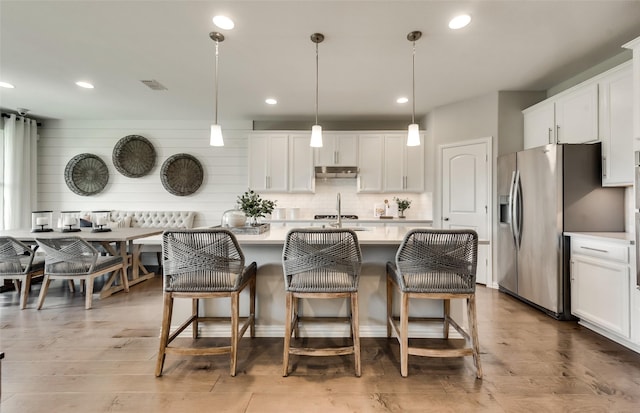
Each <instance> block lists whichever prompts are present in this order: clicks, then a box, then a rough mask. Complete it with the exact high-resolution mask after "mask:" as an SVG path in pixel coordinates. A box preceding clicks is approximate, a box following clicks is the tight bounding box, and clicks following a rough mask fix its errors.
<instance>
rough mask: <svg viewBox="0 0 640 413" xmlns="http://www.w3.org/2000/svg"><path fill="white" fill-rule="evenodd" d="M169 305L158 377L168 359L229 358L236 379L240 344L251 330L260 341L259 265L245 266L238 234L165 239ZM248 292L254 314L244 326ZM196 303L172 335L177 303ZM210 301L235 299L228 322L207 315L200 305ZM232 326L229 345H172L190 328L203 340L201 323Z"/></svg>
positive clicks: (175, 233) (188, 232)
mask: <svg viewBox="0 0 640 413" xmlns="http://www.w3.org/2000/svg"><path fill="white" fill-rule="evenodd" d="M162 260H163V262H162V268H163V279H164V294H163V295H164V305H163V315H162V326H161V332H160V347H159V350H158V360H157V362H156V373H155V374H156V377H159V376H161V375H162V370H163V368H164V361H165V357H166V355H167V354H172V353H173V354H180V355H193V356H195V355H216V354H230V359H231V360H230V374H231V376H235V375H236V366H237V363H238V343H239V341H240V339H241V338H242V337H243V335H244V333H245V332H246V330H247V328H249V329H250V334H251V337H254V336H255V306H256V271H257V265H256V263H255V262H252V263H251V264H249V265H247V266H245V259H244V254H243V253H242V249H241V248H240V246H239V245H238V241H237V240H236V237H235V235H233V233H231V232H230V231H228V230H226V229H223V228H207V229H179V230H167V231H165V232H164V233H163V234H162ZM246 287H249V315H248V316H247V317H245V318H244V319H243V323H242V325H240V324H239V323H240V311H239V307H240V305H239V299H240V298H239V297H240V293H241V292H242V291H243V290H244V289H245V288H246ZM175 298H187V299H190V300H192V305H191V315H190V317H189V318H187V320H186V321H184V322H183V323H182V324H181V325H180V326H179V327H178V328H177V329H175V330H174V331H173V332H171V331H170V329H171V326H172V323H171V317H172V313H173V300H174V299H175ZM205 298H231V300H230V301H231V306H230V307H231V308H230V310H231V311H230V313H231V314H230V316H229V317H212V316H202V315H200V311H199V301H200V299H205ZM220 321H223V322H226V323H227V324H230V330H231V331H230V334H229V337H230V345H229V346H218V347H200V346H197V347H187V346H177V345H172V346H170V344H171V342H172V341H173V340H174V339H176V338H177V337H178V335H179V334H180V333H181V332H182V331H184V330H185V329H186V328H187V327H189V326H191V328H192V331H191V333H192V337H193V338H194V339H197V338H198V335H199V323H200V322H220Z"/></svg>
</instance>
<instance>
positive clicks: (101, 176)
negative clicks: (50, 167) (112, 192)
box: [64, 153, 109, 196]
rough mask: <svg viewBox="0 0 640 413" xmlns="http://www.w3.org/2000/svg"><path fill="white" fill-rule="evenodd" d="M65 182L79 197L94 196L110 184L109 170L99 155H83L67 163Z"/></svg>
mask: <svg viewBox="0 0 640 413" xmlns="http://www.w3.org/2000/svg"><path fill="white" fill-rule="evenodd" d="M64 181H65V183H66V184H67V186H68V187H69V189H71V190H72V191H73V192H75V193H76V194H78V195H83V196H87V195H94V194H97V193H99V192H101V191H102V190H103V189H104V187H105V186H106V185H107V182H109V169H107V165H106V164H105V163H104V161H103V160H102V159H100V158H99V157H98V156H97V155H93V154H91V153H81V154H80V155H76V156H74V157H73V158H71V160H70V161H69V162H68V163H67V166H66V167H65V168H64Z"/></svg>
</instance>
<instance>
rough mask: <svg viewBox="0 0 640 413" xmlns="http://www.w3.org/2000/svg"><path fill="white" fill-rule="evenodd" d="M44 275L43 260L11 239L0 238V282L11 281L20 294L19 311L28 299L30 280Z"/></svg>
mask: <svg viewBox="0 0 640 413" xmlns="http://www.w3.org/2000/svg"><path fill="white" fill-rule="evenodd" d="M43 273H44V259H43V258H42V257H36V254H35V251H34V250H32V249H31V248H29V246H28V245H25V244H23V243H22V242H20V241H18V240H17V239H15V238H12V237H0V281H4V280H13V285H14V286H15V288H16V291H17V292H18V293H19V294H20V309H21V310H24V309H25V307H26V306H27V300H28V299H29V290H30V289H31V279H32V278H33V277H36V276H39V275H42V274H43Z"/></svg>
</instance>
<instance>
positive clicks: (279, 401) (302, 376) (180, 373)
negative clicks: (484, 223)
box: [0, 277, 640, 413]
mask: <svg viewBox="0 0 640 413" xmlns="http://www.w3.org/2000/svg"><path fill="white" fill-rule="evenodd" d="M39 289H40V285H39V284H36V285H35V286H34V287H33V291H32V292H31V296H30V300H29V307H28V308H27V309H26V310H23V311H20V310H19V309H18V296H17V295H16V294H15V293H14V292H4V293H1V294H0V351H4V352H5V359H4V360H3V362H2V401H1V404H0V411H1V412H2V413H30V412H65V413H73V412H82V413H86V412H187V411H189V412H200V411H203V412H204V411H211V412H281V411H290V412H427V411H434V412H476V411H477V412H539V413H541V412H586V411H588V412H639V411H640V355H639V354H637V353H634V352H632V351H630V350H627V349H625V348H624V347H622V346H620V345H618V344H616V343H613V342H611V341H609V340H607V339H605V338H602V337H600V336H598V335H597V334H595V333H592V332H590V331H589V330H586V329H584V328H582V327H580V326H578V325H577V324H576V323H574V322H558V321H555V320H552V319H551V318H549V317H547V316H545V315H544V314H542V313H540V312H538V311H535V310H533V309H531V308H529V307H527V306H526V305H524V304H522V303H520V302H518V301H516V300H514V299H513V298H511V297H508V296H506V295H505V294H502V293H499V292H498V291H495V290H492V289H487V288H484V287H479V288H478V292H477V296H478V309H479V320H478V323H479V330H480V347H481V353H482V363H483V369H484V374H485V376H484V380H482V381H479V380H476V379H475V376H474V370H473V363H472V359H471V358H470V357H467V358H465V359H428V358H419V357H410V366H409V377H408V378H405V379H403V378H401V377H400V367H399V364H398V360H399V349H398V345H397V342H396V341H395V339H389V340H387V339H383V338H381V339H371V338H365V339H363V340H362V350H363V352H362V377H361V378H356V377H354V375H353V363H352V358H350V357H335V358H333V357H332V358H308V357H305V358H299V357H293V359H292V362H293V369H294V371H293V373H292V374H291V375H290V376H289V377H287V378H283V377H281V368H282V367H281V362H282V339H278V338H256V339H253V340H251V339H249V340H247V339H245V340H243V342H242V344H241V348H240V353H239V361H238V364H239V365H238V375H237V377H230V376H229V374H228V366H229V364H228V363H229V361H228V357H227V356H214V357H196V358H188V357H178V356H167V361H166V363H165V375H164V376H163V377H161V378H156V377H155V376H154V374H153V373H154V366H155V360H156V359H155V357H156V352H157V347H158V338H157V336H158V332H159V327H160V319H161V314H160V312H161V309H162V294H161V280H160V278H158V277H156V278H155V279H153V280H150V281H147V282H144V283H141V284H139V285H137V286H134V287H132V288H131V292H130V293H129V294H125V293H119V294H116V295H114V296H112V297H109V298H107V299H105V300H96V302H95V303H94V308H93V309H92V310H88V311H86V310H84V308H83V305H84V301H83V300H84V299H83V297H82V295H81V294H80V293H78V292H76V293H75V294H71V293H69V292H68V289H66V288H64V287H63V283H61V282H58V283H52V286H51V288H50V292H49V296H48V297H47V300H46V301H45V306H44V308H43V309H42V310H41V311H36V310H35V302H36V297H37V294H38V292H39ZM283 305H284V303H283ZM206 340H214V339H206Z"/></svg>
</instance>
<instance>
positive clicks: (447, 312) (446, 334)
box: [442, 298, 451, 340]
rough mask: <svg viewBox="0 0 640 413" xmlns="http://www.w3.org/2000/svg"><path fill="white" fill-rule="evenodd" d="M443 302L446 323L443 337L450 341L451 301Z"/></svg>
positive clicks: (445, 300)
mask: <svg viewBox="0 0 640 413" xmlns="http://www.w3.org/2000/svg"><path fill="white" fill-rule="evenodd" d="M442 301H443V305H444V322H443V324H444V325H443V331H442V336H443V337H444V339H445V340H447V339H449V317H450V314H451V300H449V299H446V298H445V299H444V300H442Z"/></svg>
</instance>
